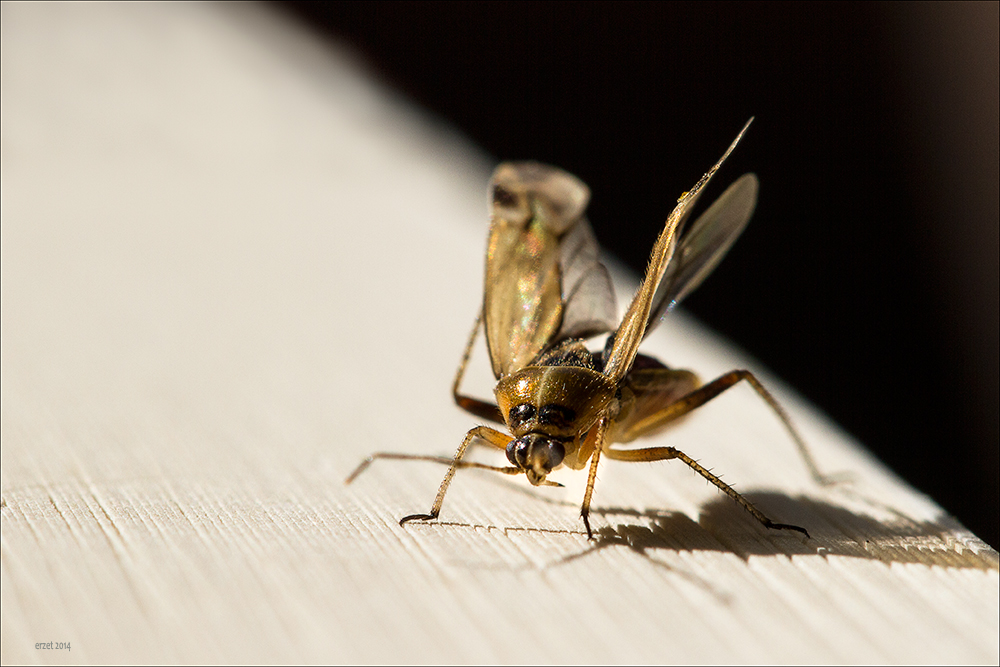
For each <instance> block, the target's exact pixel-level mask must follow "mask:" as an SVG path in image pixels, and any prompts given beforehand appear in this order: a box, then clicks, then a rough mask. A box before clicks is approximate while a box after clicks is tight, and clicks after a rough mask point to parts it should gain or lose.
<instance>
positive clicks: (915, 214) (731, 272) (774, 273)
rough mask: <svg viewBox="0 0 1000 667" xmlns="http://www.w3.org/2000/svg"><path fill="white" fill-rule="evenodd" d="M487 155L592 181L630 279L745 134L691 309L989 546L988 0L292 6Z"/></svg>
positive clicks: (992, 28)
mask: <svg viewBox="0 0 1000 667" xmlns="http://www.w3.org/2000/svg"><path fill="white" fill-rule="evenodd" d="M276 6H277V7H279V8H281V9H282V11H286V12H290V13H291V14H292V15H293V16H294V17H295V18H296V20H299V21H302V22H305V23H306V24H308V25H309V26H310V27H312V28H313V29H315V30H317V31H318V32H319V33H321V34H323V35H325V36H327V37H329V38H331V39H336V40H338V41H339V42H341V43H346V44H348V45H350V46H351V47H353V49H354V50H356V51H357V52H358V53H359V54H360V55H361V56H362V57H363V58H364V59H366V60H367V61H368V63H369V64H370V66H371V68H372V69H373V71H374V72H375V73H376V74H377V75H379V76H381V77H382V78H383V79H385V80H387V81H388V82H389V83H390V84H391V85H393V86H395V87H397V88H399V89H401V90H402V91H404V92H405V93H406V94H408V95H409V96H410V97H412V98H413V99H415V100H416V101H417V102H418V103H420V104H422V105H423V106H425V107H426V108H428V109H429V110H431V111H432V112H434V113H436V114H437V115H439V116H440V117H442V118H443V119H445V120H446V121H447V122H450V123H451V124H453V125H454V126H456V127H457V128H458V129H459V130H460V131H462V132H464V133H465V134H466V135H467V136H469V137H470V138H471V139H472V140H473V141H475V142H476V143H478V144H479V145H481V146H483V147H484V148H485V149H486V150H487V151H489V152H490V153H492V154H493V155H494V156H495V157H496V158H497V159H498V160H500V159H504V160H506V159H535V160H540V161H543V162H549V163H552V164H556V165H559V166H561V167H563V168H565V169H567V170H568V171H570V172H572V173H575V174H576V175H578V176H579V177H580V178H582V179H583V180H584V181H585V182H586V183H588V184H589V185H590V187H591V190H592V192H593V198H592V203H591V206H590V209H589V211H590V215H589V217H590V219H591V221H592V223H593V225H594V227H595V230H596V232H597V236H598V238H599V239H600V241H601V243H602V245H603V246H604V247H605V248H607V249H608V250H609V251H611V252H612V253H614V254H616V255H617V256H618V257H619V258H621V259H623V260H624V261H626V262H627V263H628V264H629V265H630V266H631V267H632V268H633V269H635V270H636V271H637V272H639V271H642V270H643V269H644V268H645V262H646V260H647V258H648V252H649V249H650V248H651V246H652V243H653V241H654V239H655V238H656V235H657V234H658V232H659V230H660V228H661V226H662V223H663V220H664V219H665V218H666V216H667V214H668V213H669V212H670V209H671V208H672V207H673V204H674V202H675V201H676V198H677V197H678V196H679V195H680V193H681V192H682V191H683V190H685V189H687V188H688V187H690V186H691V185H692V184H693V183H694V182H695V181H696V180H697V178H698V177H699V176H700V175H701V174H702V173H703V172H704V171H705V170H706V169H707V168H708V167H709V166H710V165H711V164H712V163H713V162H714V161H715V160H716V159H717V158H718V156H719V155H721V153H722V151H723V150H724V149H725V148H726V146H727V145H728V144H729V142H730V141H731V140H732V138H733V137H734V136H735V135H736V133H737V132H738V131H739V129H740V127H741V126H742V125H743V123H744V122H746V120H747V119H748V118H749V117H750V116H755V117H756V121H755V122H754V124H753V126H752V127H751V129H750V131H749V132H748V134H747V136H746V137H745V139H744V141H743V143H742V144H741V145H740V147H739V149H738V150H737V151H736V153H735V154H734V155H733V157H732V158H731V159H730V161H729V162H728V163H727V165H726V167H725V170H724V172H723V173H721V174H720V176H719V178H718V181H717V183H715V184H714V188H713V191H711V192H710V193H709V194H708V196H707V197H706V200H707V201H711V199H712V198H714V196H716V195H718V194H719V193H720V192H721V189H722V187H723V186H724V185H725V184H726V183H728V182H730V181H732V180H733V179H735V178H736V177H737V176H738V175H739V174H741V173H743V172H745V171H755V172H756V173H757V174H758V175H759V176H760V180H761V192H760V203H759V206H758V208H757V212H756V214H755V216H754V219H753V222H752V224H751V225H750V226H749V228H748V229H747V231H746V232H745V233H744V235H743V236H742V237H741V239H740V241H739V242H738V243H737V244H736V246H735V247H734V249H733V251H732V252H731V253H730V254H729V255H728V256H727V259H726V261H725V262H723V263H722V264H721V265H720V267H719V268H718V269H717V270H716V272H715V274H714V275H713V276H712V277H711V278H710V279H709V280H708V281H707V282H706V283H705V284H704V285H703V286H702V287H701V288H700V289H699V291H698V292H697V293H696V294H695V295H693V296H692V297H691V298H690V299H688V300H687V301H686V302H685V306H686V307H687V308H688V309H689V310H690V311H692V312H693V313H694V314H695V315H696V316H697V317H699V318H700V319H702V320H703V321H705V322H706V323H708V324H709V325H710V326H712V327H714V328H715V329H717V330H719V331H721V332H722V333H724V334H725V335H727V336H728V337H730V338H731V339H732V340H734V341H737V342H738V343H739V344H740V345H741V346H743V347H745V348H746V349H747V350H748V351H749V352H750V353H751V354H753V355H754V356H756V357H757V358H758V359H760V360H761V361H763V362H764V363H765V364H766V365H767V366H769V367H770V368H771V369H772V370H773V371H775V372H776V373H777V374H778V375H780V376H781V377H783V378H784V379H785V380H787V381H788V382H790V383H791V384H792V385H793V386H795V387H796V388H798V389H799V390H800V391H802V392H803V393H804V394H805V395H806V396H808V397H809V398H810V399H811V400H812V401H814V402H815V403H816V404H818V405H819V406H820V407H822V408H823V409H824V410H826V411H828V412H829V413H830V415H831V416H832V417H833V418H834V419H836V420H837V421H838V422H839V423H841V424H842V425H843V426H844V427H845V428H847V429H848V430H849V431H851V432H852V433H853V434H855V435H856V436H857V437H858V438H860V439H861V441H862V442H864V443H865V445H867V446H868V447H869V448H871V449H872V450H873V451H874V452H876V454H877V455H878V456H879V457H881V458H882V459H883V460H884V461H885V462H886V463H888V464H889V466H890V467H892V468H893V469H894V470H896V471H897V472H899V473H900V474H901V475H903V476H904V477H905V478H906V479H907V480H909V481H910V482H911V483H912V484H914V485H915V486H917V487H918V488H919V489H921V490H923V491H925V492H927V493H928V494H930V495H931V496H932V497H933V498H934V499H935V500H937V501H938V502H940V503H941V504H942V505H943V506H944V507H945V508H946V509H947V510H948V511H949V512H951V513H953V514H955V515H956V516H958V518H959V519H960V520H961V521H962V522H963V523H965V524H966V525H967V526H968V527H969V528H971V529H972V530H973V531H974V532H976V533H977V534H978V535H980V536H981V537H983V538H984V539H985V540H986V541H987V542H989V543H990V544H992V545H993V546H994V547H997V546H998V539H1000V535H998V521H1000V519H998V506H1000V500H998V486H1000V482H998V468H1000V463H998V442H1000V433H998V416H1000V398H998V396H1000V395H998V377H997V376H998V367H1000V359H998V349H1000V338H998V329H1000V327H998V321H1000V316H998V301H1000V299H998V283H1000V279H998V264H1000V260H998V243H1000V242H998V182H1000V181H998V178H1000V177H998V152H997V151H998V149H997V145H998V123H1000V121H998V117H997V108H998V87H997V77H998V74H997V72H998V64H997V63H998V52H997V31H998V11H997V7H998V5H997V4H996V3H989V4H981V5H952V4H948V5H911V4H899V5H872V4H840V3H836V4H824V3H795V4H784V3H775V4H772V3H750V4H729V3H725V4H714V3H707V2H702V3H692V4H688V3H677V4H653V3H636V4H633V3H602V2H588V3H559V2H547V3H537V4H535V3H493V2H475V3H468V4H451V3H401V2H395V3H385V4H382V3H331V4H325V3H324V4H311V3H282V4H278V5H276Z"/></svg>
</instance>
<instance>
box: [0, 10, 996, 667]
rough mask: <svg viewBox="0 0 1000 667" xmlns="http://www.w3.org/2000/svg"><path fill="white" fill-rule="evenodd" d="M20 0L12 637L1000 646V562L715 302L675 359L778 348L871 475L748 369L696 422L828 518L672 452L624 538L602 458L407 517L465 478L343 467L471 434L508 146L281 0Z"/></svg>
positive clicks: (6, 560) (645, 471) (702, 446)
mask: <svg viewBox="0 0 1000 667" xmlns="http://www.w3.org/2000/svg"><path fill="white" fill-rule="evenodd" d="M2 18H3V21H2V26H3V40H2V48H3V53H2V56H3V57H2V63H3V77H2V85H3V90H2V94H3V100H4V107H3V117H2V132H3V147H2V158H3V219H2V248H0V252H2V286H0V289H2V340H0V344H2V357H3V364H2V412H0V414H2V445H3V446H2V466H0V483H2V497H3V503H4V506H3V509H2V558H3V559H2V571H0V574H2V608H3V614H2V626H0V627H2V648H0V655H2V659H3V662H4V663H13V662H159V661H171V662H172V661H178V662H203V661H218V662H239V661H281V662H290V661H331V662H426V663H438V662H488V661H489V662H640V661H642V662H789V663H791V662H795V663H799V662H876V661H877V662H927V663H930V662H933V663H938V662H993V663H995V662H996V661H997V660H998V649H997V644H998V630H997V628H998V598H1000V583H998V564H997V563H998V561H997V554H996V552H994V551H992V550H991V549H989V548H988V547H987V546H986V545H985V544H983V543H982V542H981V541H980V540H978V539H977V538H976V537H975V536H973V535H971V534H970V533H968V531H966V530H965V529H964V528H963V527H962V526H960V525H958V524H957V523H956V522H955V521H954V520H953V519H951V518H949V517H948V516H946V515H945V514H944V513H943V512H942V511H941V509H940V508H939V507H937V506H936V505H935V504H934V503H933V501H931V500H930V499H928V498H926V497H924V496H922V495H921V494H919V493H917V492H915V491H914V490H912V489H910V488H908V487H906V486H905V485H904V484H902V483H901V482H900V481H899V480H898V479H897V478H896V477H895V476H893V475H892V473H890V472H889V471H887V470H886V469H885V468H883V467H882V466H881V465H880V464H879V463H878V462H876V461H874V460H872V459H871V458H870V457H869V456H868V455H867V454H866V453H865V452H864V451H863V450H862V449H861V448H860V447H859V445H858V444H857V443H855V442H854V441H852V440H851V439H850V438H849V437H848V436H847V435H846V434H844V433H843V432H841V431H840V430H838V429H837V427H836V426H834V425H832V424H831V423H830V422H829V421H828V420H826V419H825V418H824V417H823V416H822V415H821V414H820V413H819V412H818V411H816V410H815V409H814V408H812V407H810V406H809V405H807V404H806V403H804V402H803V401H802V400H801V399H800V398H798V397H797V396H795V395H794V394H793V393H792V392H791V391H789V390H788V389H787V388H785V387H784V386H782V385H781V383H780V382H779V381H777V380H776V379H774V378H771V377H768V376H767V375H766V373H763V371H762V369H760V368H759V367H758V366H756V365H755V364H754V362H753V361H752V360H748V359H746V357H745V356H744V355H742V354H741V353H740V352H739V351H738V350H735V349H734V348H733V347H731V346H729V345H728V344H726V343H725V342H724V341H720V340H719V339H717V338H716V337H715V336H713V335H712V334H711V333H710V332H707V331H705V330H704V329H703V328H702V327H701V326H699V325H698V324H697V323H695V322H693V321H691V320H690V319H689V318H687V317H685V316H683V314H680V315H678V316H676V317H673V318H672V320H671V321H668V323H667V324H666V325H665V326H663V327H662V328H661V330H659V331H658V332H657V335H656V336H654V338H653V339H651V340H650V341H649V345H648V348H647V349H648V350H649V351H650V352H652V353H654V354H657V355H659V356H660V357H661V358H663V359H664V360H667V361H668V362H670V363H673V364H677V365H683V366H687V367H691V368H694V369H696V370H698V371H699V372H700V373H701V374H703V376H705V377H706V378H708V377H712V376H714V375H717V374H719V373H722V372H724V371H726V370H729V369H730V368H733V367H743V366H746V367H750V368H752V369H754V370H755V371H762V375H763V378H764V381H765V384H767V385H768V386H769V387H771V388H772V389H773V390H774V391H775V393H776V394H778V396H779V397H780V398H781V400H782V401H783V402H784V403H785V404H786V406H787V407H788V408H789V409H790V411H791V412H792V414H793V417H794V419H795V420H796V422H797V423H798V424H799V425H800V426H801V427H802V429H803V431H804V432H805V435H806V437H807V439H808V440H809V442H810V443H811V444H812V446H813V447H814V448H815V450H816V455H817V457H818V459H819V462H820V465H821V466H822V467H823V468H824V470H827V471H831V472H839V471H846V472H848V473H850V475H851V476H852V478H853V481H852V482H851V483H850V484H846V485H841V486H838V487H835V488H832V489H824V488H819V487H817V486H816V485H815V484H814V483H813V482H812V481H811V479H810V478H809V476H808V474H807V473H806V471H805V468H804V466H803V465H802V462H801V460H799V458H798V457H797V455H796V453H795V451H794V446H793V445H792V443H791V442H790V441H789V440H788V438H787V436H786V435H785V434H784V433H783V431H782V430H781V426H780V424H779V423H778V422H777V420H776V419H774V417H773V415H771V414H770V413H769V412H768V410H767V408H766V406H764V405H763V404H762V403H761V402H760V400H759V399H757V398H756V397H755V396H754V395H753V394H752V392H751V391H750V390H749V389H739V390H734V391H733V392H731V395H727V396H726V397H724V398H722V399H719V400H718V401H716V402H714V403H713V404H711V405H709V406H706V407H705V408H704V409H703V410H700V411H699V412H698V413H697V414H695V415H693V416H692V417H691V418H690V419H688V420H686V422H685V423H684V424H682V425H679V426H678V427H677V428H676V429H675V430H673V431H672V432H671V433H669V434H668V435H665V436H663V440H664V442H669V443H670V444H673V445H675V446H678V447H681V448H682V449H685V450H686V451H688V452H689V453H691V454H692V455H694V456H696V457H697V458H699V459H701V460H702V461H703V462H704V463H705V464H706V465H709V466H711V467H713V468H714V469H716V470H717V471H721V472H724V473H725V474H726V479H727V480H729V481H732V482H734V483H736V484H737V485H738V487H739V488H740V489H741V490H743V491H745V492H746V493H747V494H748V496H749V497H751V498H752V499H753V500H754V501H755V502H759V504H760V505H761V507H762V508H763V509H765V511H767V512H769V513H771V514H773V516H774V517H775V518H776V519H778V520H783V521H790V522H794V523H799V524H801V525H804V526H806V527H807V528H809V530H810V532H811V533H812V534H813V539H811V540H804V539H800V538H798V537H796V536H794V535H786V534H775V533H770V534H769V533H767V532H766V531H764V530H762V529H761V528H759V527H758V526H757V525H756V524H754V523H752V521H751V520H750V519H749V517H748V516H747V515H746V514H744V513H743V512H742V511H740V510H739V509H738V508H736V507H735V506H734V504H733V503H732V502H731V501H729V500H728V499H726V498H724V497H722V496H721V495H720V494H718V493H717V492H716V491H715V490H714V489H712V488H710V487H708V485H707V484H705V483H704V482H703V481H702V480H700V479H699V478H696V477H695V476H694V475H693V474H691V473H690V472H688V471H687V470H685V469H683V468H682V467H681V466H679V465H676V464H666V463H664V464H654V465H628V464H617V465H616V464H615V463H614V462H611V463H607V465H605V466H604V467H603V468H602V472H601V476H600V480H599V485H598V487H597V492H596V495H595V512H594V524H595V527H596V528H597V529H598V532H599V535H598V539H597V540H596V541H594V542H587V540H586V539H585V538H584V536H583V534H582V526H581V525H580V523H579V520H578V517H577V512H578V503H579V500H580V498H581V496H582V490H583V484H584V477H585V475H583V474H578V475H572V474H564V475H562V476H561V478H560V479H561V480H562V481H564V482H565V483H566V484H567V488H566V489H564V490H554V489H546V490H534V489H531V488H530V487H526V486H525V485H524V484H521V483H518V482H512V481H510V480H506V479H496V478H495V477H492V476H490V475H487V474H480V473H476V472H469V473H467V474H466V473H463V474H460V475H459V476H458V478H457V479H456V482H455V484H454V487H453V489H452V491H451V492H450V494H449V497H448V499H447V501H446V504H445V508H444V513H443V515H442V519H443V520H442V521H441V522H440V523H437V524H430V525H408V526H407V527H406V528H400V527H399V526H398V525H397V524H396V521H397V520H398V518H399V517H400V516H402V515H404V514H407V513H411V512H415V511H424V510H425V509H426V508H428V507H429V505H430V502H431V500H432V498H433V494H434V491H435V490H436V488H437V484H438V482H439V480H440V477H441V475H442V474H443V470H442V469H441V468H440V467H438V466H434V465H432V464H407V463H400V462H384V461H383V462H378V463H377V464H376V465H375V466H374V467H373V468H372V469H371V470H370V471H369V472H368V473H367V474H366V475H365V476H364V477H362V478H361V479H360V480H358V482H357V483H356V484H355V485H354V486H352V487H344V486H343V485H342V483H341V480H342V479H343V477H344V476H345V475H346V474H347V473H348V472H349V471H350V470H351V469H352V468H353V466H354V465H355V464H356V463H357V462H358V461H359V460H360V459H361V457H362V456H364V455H365V454H367V453H369V452H370V451H373V450H395V451H409V452H420V453H439V454H447V453H448V452H450V451H452V450H453V449H454V447H455V446H456V445H457V444H458V440H459V439H460V438H461V435H462V434H463V433H464V432H465V430H466V429H467V428H468V427H469V426H470V425H471V424H472V423H473V422H472V421H471V420H470V419H469V418H468V417H467V416H464V415H463V414H462V413H460V412H459V411H458V410H457V409H456V408H454V407H453V406H452V405H451V403H450V399H449V396H448V388H449V386H450V382H451V376H452V373H453V371H454V365H455V364H456V363H457V361H458V357H459V355H460V352H461V349H462V344H463V342H464V337H465V335H466V333H467V331H468V327H469V325H470V324H471V319H472V316H473V314H474V311H475V309H476V305H477V302H478V299H479V295H480V288H481V286H480V284H479V282H480V278H479V276H480V275H481V272H482V256H481V253H482V250H483V245H484V239H485V231H486V221H485V212H484V210H485V206H484V199H485V197H484V192H483V185H484V183H485V180H486V177H487V175H488V172H489V168H490V165H489V164H488V163H487V161H486V160H485V159H484V158H483V157H482V156H481V155H480V154H479V153H478V152H476V150H475V148H474V147H471V146H468V145H467V144H465V143H463V142H462V141H461V140H460V139H457V138H455V137H454V136H452V135H451V134H449V133H448V132H447V131H446V130H444V129H442V128H440V127H438V126H436V125H434V124H433V123H431V122H429V121H428V120H427V119H425V118H422V117H421V116H420V115H419V114H418V113H417V112H415V111H414V110H413V109H410V108H409V107H407V106H406V105H405V103H403V102H402V101H401V100H399V99H397V98H396V97H395V96H394V95H393V94H391V93H388V92H386V91H384V90H382V89H380V88H379V87H378V86H377V85H375V84H373V83H371V82H370V81H369V80H368V79H367V78H366V77H365V75H364V74H363V73H362V72H359V70H358V69H357V68H356V67H355V66H354V65H353V64H352V63H351V59H350V58H349V57H348V56H346V55H344V54H341V53H332V52H330V51H329V50H328V49H327V47H325V46H322V45H318V44H315V43H313V42H312V41H311V40H310V39H309V38H308V37H306V36H304V35H301V34H299V33H298V32H297V31H296V29H295V28H293V27H291V26H288V25H285V24H284V23H282V22H281V21H279V20H277V19H276V17H274V16H271V15H270V14H269V13H268V12H267V11H265V10H263V9H260V8H253V7H249V8H248V7H238V8H231V7H225V8H223V7H219V6H204V5H169V6H167V5H125V6H119V5H57V6H48V5H44V4H37V5H10V4H4V5H3V17H2ZM714 157H715V156H706V164H708V163H710V161H711V160H712V159H714ZM696 176H697V174H695V175H693V177H696ZM686 185H688V184H677V187H679V188H683V187H685V186H686ZM595 196H597V197H599V196H600V193H595ZM755 224H766V221H757V222H756V223H755ZM619 279H620V280H621V281H622V282H621V284H622V285H623V288H622V289H623V292H624V294H623V296H627V292H628V290H629V285H630V284H632V285H634V283H629V282H628V281H627V279H624V278H621V277H620V276H619ZM623 301H624V298H623ZM487 366H488V364H487V363H486V358H485V356H484V355H483V353H482V350H481V349H480V350H479V352H478V356H477V357H476V359H475V360H474V361H473V368H472V372H471V374H470V386H471V387H472V388H474V389H475V390H476V391H477V392H478V393H480V394H482V395H488V394H489V392H490V389H491V385H490V382H489V376H488V372H487ZM483 455H484V456H486V455H487V453H485V452H484V453H483ZM929 464H930V463H929ZM47 641H64V642H70V643H71V646H72V650H71V651H69V652H66V651H55V650H40V649H36V648H35V644H36V642H47Z"/></svg>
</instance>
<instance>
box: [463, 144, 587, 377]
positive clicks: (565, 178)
mask: <svg viewBox="0 0 1000 667" xmlns="http://www.w3.org/2000/svg"><path fill="white" fill-rule="evenodd" d="M490 197H491V209H492V221H491V224H490V240H489V247H488V250H487V254H486V285H485V296H484V301H483V317H484V320H485V330H486V343H487V347H488V348H489V351H490V363H491V364H492V367H493V374H494V375H495V376H496V377H497V378H500V377H502V376H504V375H508V374H510V373H511V372H513V371H516V370H518V369H520V368H523V367H524V366H527V365H528V364H530V363H531V361H532V360H533V359H534V358H535V357H536V356H538V354H539V353H540V352H541V351H542V350H544V349H545V347H546V346H548V345H549V344H550V343H551V342H553V341H554V340H555V339H556V337H557V335H558V333H559V332H560V329H561V325H562V323H563V320H564V317H563V315H564V308H563V290H562V284H563V282H564V281H563V280H562V273H563V271H562V268H561V265H562V263H563V261H564V260H566V261H568V262H569V268H570V269H571V271H570V276H569V280H568V281H566V282H567V284H568V285H569V286H570V289H574V288H575V289H576V290H577V291H579V290H584V291H586V290H588V289H590V288H589V287H588V286H589V285H591V284H592V283H593V282H594V281H595V279H593V278H590V277H588V276H590V274H592V273H594V270H593V269H592V262H590V261H589V260H588V259H587V258H588V256H589V254H588V253H589V250H588V249H587V248H588V242H587V239H586V238H585V237H586V233H587V231H586V230H585V231H584V232H578V231H575V230H576V229H578V228H580V223H581V222H584V225H585V224H586V223H585V221H583V212H584V210H585V209H586V207H587V203H588V201H589V200H590V190H589V189H588V188H587V186H586V185H584V184H583V183H582V182H581V181H580V180H579V179H577V178H576V177H575V176H572V175H570V174H568V173H566V172H565V171H562V170H560V169H556V168H555V167H549V166H546V165H542V164H538V163H536V162H508V163H504V164H501V165H500V166H499V167H497V169H496V171H495V172H493V178H492V179H491V181H490ZM564 237H565V239H566V240H572V241H574V243H575V245H574V246H573V247H574V248H577V251H576V252H571V251H570V250H565V251H564V248H563V239H564ZM590 238H591V239H592V238H593V234H591V235H590ZM564 254H565V255H566V256H565V257H564ZM594 262H596V253H595V259H594ZM570 297H571V298H570V299H568V300H569V301H570V302H575V300H576V298H575V297H572V294H571V295H570ZM571 316H572V317H571V318H569V319H573V320H577V321H579V322H583V321H584V320H586V319H588V317H589V316H588V315H586V314H584V315H577V314H576V307H575V306H574V308H573V310H572V312H571ZM569 319H567V321H569Z"/></svg>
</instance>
